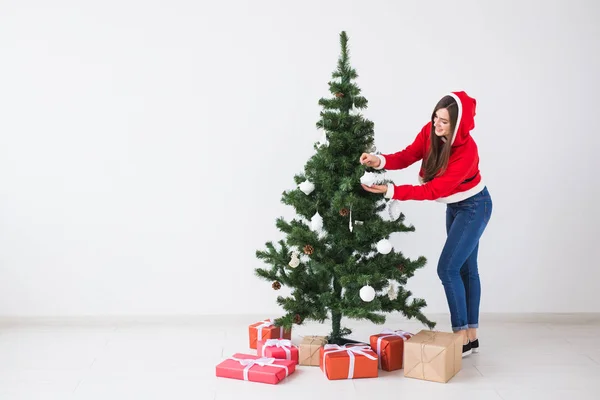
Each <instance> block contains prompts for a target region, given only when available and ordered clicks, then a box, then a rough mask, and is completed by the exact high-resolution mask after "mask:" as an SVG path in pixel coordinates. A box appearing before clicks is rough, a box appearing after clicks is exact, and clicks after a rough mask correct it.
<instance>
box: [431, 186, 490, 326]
mask: <svg viewBox="0 0 600 400" xmlns="http://www.w3.org/2000/svg"><path fill="white" fill-rule="evenodd" d="M491 215H492V198H491V197H490V194H489V192H488V190H487V187H486V188H484V189H483V190H482V191H481V192H479V193H477V194H476V195H474V196H472V197H470V198H468V199H466V200H463V201H460V202H458V203H451V204H448V206H447V209H446V232H447V234H448V238H447V239H446V244H445V245H444V249H443V250H442V254H441V255H440V260H439V263H438V270H437V272H438V276H439V278H440V280H441V281H442V284H443V285H444V291H445V292H446V300H448V307H449V308H450V321H451V322H452V330H453V331H454V332H456V331H459V330H463V329H467V328H479V302H480V298H481V284H480V282H479V271H478V267H477V252H478V250H479V238H481V235H482V234H483V231H484V230H485V228H486V226H487V224H488V222H489V220H490V217H491Z"/></svg>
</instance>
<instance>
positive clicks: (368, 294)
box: [359, 285, 375, 302]
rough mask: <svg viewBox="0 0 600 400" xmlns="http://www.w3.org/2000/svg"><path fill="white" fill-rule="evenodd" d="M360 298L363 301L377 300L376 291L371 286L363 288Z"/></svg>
mask: <svg viewBox="0 0 600 400" xmlns="http://www.w3.org/2000/svg"><path fill="white" fill-rule="evenodd" d="M359 294H360V298H361V299H362V300H363V301H367V302H369V301H373V299H374V298H375V289H373V288H372V287H371V286H369V285H367V286H363V287H362V288H361V289H360V292H359Z"/></svg>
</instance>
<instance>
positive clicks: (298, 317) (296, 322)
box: [294, 314, 302, 325]
mask: <svg viewBox="0 0 600 400" xmlns="http://www.w3.org/2000/svg"><path fill="white" fill-rule="evenodd" d="M294 323H295V324H297V325H300V324H301V323H302V317H301V316H300V314H296V315H294Z"/></svg>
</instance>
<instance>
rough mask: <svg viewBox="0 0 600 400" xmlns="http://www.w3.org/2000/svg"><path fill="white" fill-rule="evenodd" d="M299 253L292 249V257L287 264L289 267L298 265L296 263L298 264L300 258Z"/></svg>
mask: <svg viewBox="0 0 600 400" xmlns="http://www.w3.org/2000/svg"><path fill="white" fill-rule="evenodd" d="M298 256H299V253H298V252H297V251H293V252H292V259H291V260H290V263H289V264H288V265H289V266H290V267H291V268H296V267H298V265H300V259H299V258H298Z"/></svg>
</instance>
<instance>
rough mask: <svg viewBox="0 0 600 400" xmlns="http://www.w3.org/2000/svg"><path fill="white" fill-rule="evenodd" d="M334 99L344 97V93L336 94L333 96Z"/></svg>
mask: <svg viewBox="0 0 600 400" xmlns="http://www.w3.org/2000/svg"><path fill="white" fill-rule="evenodd" d="M335 97H337V98H338V99H339V98H340V97H344V93H341V92H337V93H336V94H335Z"/></svg>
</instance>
